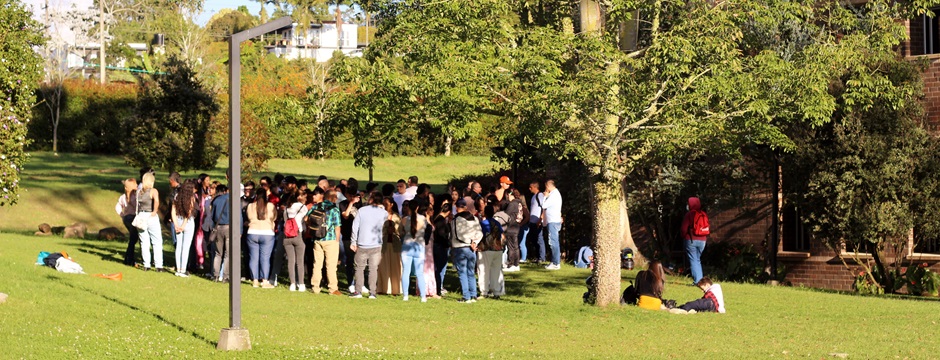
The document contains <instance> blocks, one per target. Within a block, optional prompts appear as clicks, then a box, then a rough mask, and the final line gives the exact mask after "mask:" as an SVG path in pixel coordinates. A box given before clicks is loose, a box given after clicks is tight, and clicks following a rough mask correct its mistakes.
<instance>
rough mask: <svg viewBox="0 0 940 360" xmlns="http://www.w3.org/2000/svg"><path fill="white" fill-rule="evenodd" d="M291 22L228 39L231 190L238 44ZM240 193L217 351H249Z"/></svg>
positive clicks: (233, 212)
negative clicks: (223, 322)
mask: <svg viewBox="0 0 940 360" xmlns="http://www.w3.org/2000/svg"><path fill="white" fill-rule="evenodd" d="M292 23H293V20H291V18H290V17H289V16H285V17H282V18H280V19H277V20H274V21H271V22H268V23H265V24H263V25H260V26H256V27H253V28H251V29H248V30H245V31H242V32H240V33H237V34H232V36H231V37H230V38H229V64H228V66H229V89H228V92H229V119H231V123H230V126H231V128H230V129H231V131H230V133H229V170H230V171H229V172H230V178H229V184H230V185H231V189H233V190H234V189H237V186H239V185H240V184H241V182H242V173H241V169H242V145H241V75H242V67H241V47H240V45H241V43H242V42H245V41H246V40H248V39H251V38H254V37H256V36H260V35H264V34H267V33H269V32H272V31H274V30H277V29H280V28H284V27H287V26H290V25H291V24H292ZM238 195H240V194H237V193H235V192H234V191H232V192H231V195H229V198H230V199H231V200H230V201H229V204H230V206H231V207H230V208H229V211H230V212H229V220H230V222H229V224H230V226H229V242H230V244H231V245H230V246H229V252H228V269H227V270H228V274H229V279H230V281H229V286H230V287H229V327H227V328H224V329H222V335H221V336H220V337H219V344H218V346H217V348H218V349H219V350H250V349H251V341H250V339H249V336H248V329H244V328H242V303H241V281H239V278H240V277H241V273H242V269H241V267H242V262H241V258H242V257H241V244H242V242H241V233H242V226H241V224H242V212H241V211H242V205H241V197H240V196H238Z"/></svg>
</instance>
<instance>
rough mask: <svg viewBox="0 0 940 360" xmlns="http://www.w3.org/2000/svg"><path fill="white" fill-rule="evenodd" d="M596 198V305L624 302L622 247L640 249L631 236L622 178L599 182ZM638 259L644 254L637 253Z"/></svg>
mask: <svg viewBox="0 0 940 360" xmlns="http://www.w3.org/2000/svg"><path fill="white" fill-rule="evenodd" d="M591 193H592V195H593V197H594V199H593V200H594V201H593V202H594V241H593V245H594V246H593V247H594V288H595V289H596V297H595V299H594V304H595V305H597V306H607V305H611V304H620V296H621V294H620V280H621V279H620V250H621V249H623V245H624V242H626V245H627V246H629V247H631V248H634V249H636V245H635V244H634V243H633V237H632V236H631V235H630V220H629V217H628V213H627V208H626V202H625V201H624V199H625V197H624V192H623V186H622V185H621V183H620V182H618V181H602V180H600V181H596V182H595V183H594V185H593V186H592V187H591ZM636 256H637V260H638V261H640V262H642V260H641V258H642V256H641V255H640V254H639V252H636Z"/></svg>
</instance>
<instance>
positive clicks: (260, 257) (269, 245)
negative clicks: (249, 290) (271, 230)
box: [233, 234, 274, 281]
mask: <svg viewBox="0 0 940 360" xmlns="http://www.w3.org/2000/svg"><path fill="white" fill-rule="evenodd" d="M272 250H274V235H255V234H248V268H249V269H251V277H252V280H259V281H260V280H265V279H267V278H268V274H269V273H270V271H271V251H272ZM259 267H260V269H259ZM233 279H234V277H233Z"/></svg>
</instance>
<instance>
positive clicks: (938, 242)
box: [913, 227, 940, 254]
mask: <svg viewBox="0 0 940 360" xmlns="http://www.w3.org/2000/svg"><path fill="white" fill-rule="evenodd" d="M921 233H923V232H922V231H918V228H917V227H914V246H913V250H914V253H919V254H940V238H937V237H927V236H924V235H920V234H921Z"/></svg>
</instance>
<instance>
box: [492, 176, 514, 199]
mask: <svg viewBox="0 0 940 360" xmlns="http://www.w3.org/2000/svg"><path fill="white" fill-rule="evenodd" d="M510 185H512V181H511V180H509V177H508V176H501V177H500V178H499V188H498V189H496V191H494V192H493V195H496V200H497V201H503V198H504V197H505V196H506V192H507V191H509V186H510Z"/></svg>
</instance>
